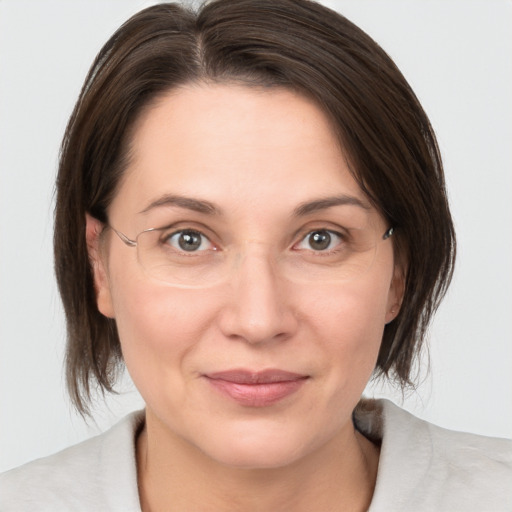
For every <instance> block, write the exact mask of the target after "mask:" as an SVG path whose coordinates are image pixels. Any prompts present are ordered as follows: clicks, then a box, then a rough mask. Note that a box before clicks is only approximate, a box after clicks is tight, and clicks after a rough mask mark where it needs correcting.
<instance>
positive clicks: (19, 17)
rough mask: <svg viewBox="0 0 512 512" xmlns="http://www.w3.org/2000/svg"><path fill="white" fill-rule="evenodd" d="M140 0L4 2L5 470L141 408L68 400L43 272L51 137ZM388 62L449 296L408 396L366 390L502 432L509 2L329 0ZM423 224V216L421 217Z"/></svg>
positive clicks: (507, 380) (1, 414) (509, 425)
mask: <svg viewBox="0 0 512 512" xmlns="http://www.w3.org/2000/svg"><path fill="white" fill-rule="evenodd" d="M152 3H154V2H144V1H141V0H116V1H113V0H109V1H105V0H101V1H94V0H93V1H91V0H87V1H84V0H81V1H79V0H74V1H73V2H70V1H68V0H53V1H52V0H44V1H37V2H36V1H23V0H0V470H4V469H8V468H10V467H13V466H15V465H18V464H21V463H23V462H25V461H28V460H30V459H33V458H36V457H40V456H43V455H46V454H49V453H51V452H54V451H56V450H58V449H61V448H63V447H65V446H67V445H69V444H71V443H74V442H77V441H79V440H81V439H84V438H85V437H88V436H90V435H93V434H94V433H96V432H98V431H101V430H102V429H104V428H106V427H108V426H109V425H111V424H112V423H114V422H115V421H116V420H117V419H118V418H119V417H120V416H122V415H123V414H124V413H125V412H127V411H129V410H132V409H134V408H138V407H141V406H142V402H141V401H140V398H139V397H138V396H137V393H136V392H135V391H134V390H133V386H131V385H130V383H129V380H128V379H127V380H126V382H125V384H124V386H123V387H124V389H125V392H124V393H123V394H121V395H120V396H117V397H114V398H113V399H109V400H108V402H107V404H105V403H103V402H102V400H101V399H99V401H98V406H97V408H96V413H95V421H93V422H91V423H90V424H89V425H86V424H85V423H83V421H82V420H81V419H80V418H79V417H77V416H76V414H74V413H73V411H72V410H71V409H70V407H69V402H68V400H67V397H66V394H65V390H64V386H63V383H64V379H63V376H62V356H63V350H64V337H65V334H64V328H63V314H62V308H61V305H60V302H59V297H58V293H57V290H56V287H55V284H54V277H53V269H52V254H51V252H52V249H51V241H52V212H53V202H52V199H53V180H54V175H55V169H56V162H57V156H58V147H59V144H60V139H61V136H62V133H63V131H64V128H65V124H66V121H67V118H68V116H69V114H70V112H71V109H72V107H73V104H74V101H75V99H76V97H77V95H78V92H79V89H80V86H81V83H82V81H83V79H84V77H85V74H86V72H87V69H88V67H89V65H90V63H91V62H92V60H93V58H94V56H95V54H96V53H97V51H98V50H99V49H100V47H101V45H102V44H103V43H104V42H105V41H106V40H107V38H108V37H109V36H110V35H111V33H112V32H113V31H114V30H115V29H116V28H117V27H118V26H119V25H120V24H121V23H122V22H123V21H124V20H125V19H126V18H127V17H128V16H130V15H131V14H133V13H135V12H136V11H138V10H139V9H140V8H142V7H146V6H148V5H150V4H152ZM325 3H326V4H327V5H329V6H330V7H333V8H336V9H339V10H340V12H342V13H343V14H345V15H346V16H347V17H348V18H349V19H351V20H353V21H354V22H356V24H359V25H360V26H361V28H363V29H364V30H366V31H368V32H369V33H370V34H371V35H372V36H373V37H374V39H376V40H377V41H378V42H379V43H380V44H381V45H382V46H383V47H384V48H385V49H386V50H387V51H388V53H389V54H390V55H391V56H392V57H393V58H394V59H395V61H396V62H397V64H398V66H399V67H400V68H401V69H402V71H403V73H404V74H405V76H406V78H407V79H408V80H409V82H410V83H411V85H412V86H413V88H414V89H415V91H416V93H417V95H418V96H419V98H420V100H421V101H422V103H423V105H424V107H425V109H426V111H427V113H428V114H429V116H430V118H431V121H432V123H433V125H434V127H435V129H436V131H437V134H438V137H439V142H440V146H441V151H442V153H443V156H444V160H445V167H446V175H447V182H448V188H449V195H450V199H451V204H452V209H453V215H454V218H455V223H456V228H457V232H458V237H459V259H458V266H457V271H456V274H455V279H454V283H453V286H452V288H451V291H450V293H449V296H448V297H447V300H446V301H445V303H444V305H443V306H442V308H441V310H440V311H439V314H438V317H437V320H436V322H435V324H434V327H433V329H432V332H431V349H430V361H431V370H430V373H429V374H427V372H426V370H425V368H426V364H427V362H428V361H427V359H426V358H424V361H423V370H422V373H421V381H422V383H421V384H420V386H419V388H418V390H417V392H415V393H412V394H410V395H408V396H406V397H405V400H402V397H401V394H400V392H397V391H396V390H393V389H388V388H385V387H376V386H373V387H371V388H370V389H369V390H368V393H369V394H376V395H379V396H382V395H384V396H391V397H392V398H393V399H394V400H395V401H396V402H398V403H402V404H403V405H404V406H405V407H406V408H407V409H409V410H411V411H413V412H415V413H416V414H418V415H419V416H421V417H424V418H426V419H429V420H431V421H434V422H436V423H438V424H441V425H443V426H446V427H449V428H455V429H460V430H467V431H473V432H477V433H481V434H487V435H497V436H503V437H511V436H512V407H511V404H512V343H511V341H512V320H511V316H512V265H511V254H512V236H511V235H512V232H511V231H512V230H511V226H512V207H511V195H512V172H511V170H512V149H511V147H512V123H511V119H512V93H511V91H512V38H511V37H510V34H511V33H512V31H511V29H512V2H510V1H505V0H421V1H420V0H339V1H330V2H325ZM418 236H421V226H418Z"/></svg>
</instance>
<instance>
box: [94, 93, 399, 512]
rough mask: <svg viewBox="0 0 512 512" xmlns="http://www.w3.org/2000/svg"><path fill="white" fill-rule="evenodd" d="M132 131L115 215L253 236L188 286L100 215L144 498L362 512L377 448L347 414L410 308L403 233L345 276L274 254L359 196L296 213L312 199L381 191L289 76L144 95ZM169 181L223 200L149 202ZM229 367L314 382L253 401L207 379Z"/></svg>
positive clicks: (222, 235) (171, 503) (101, 269)
mask: <svg viewBox="0 0 512 512" xmlns="http://www.w3.org/2000/svg"><path fill="white" fill-rule="evenodd" d="M133 133H134V135H133V140H132V154H131V160H130V162H129V166H128V168H127V170H126V173H125V175H124V177H123V180H122V182H121V185H120V187H119V189H118V192H117V195H116V196H115V198H114V200H113V202H112V204H111V205H110V208H109V211H108V214H109V221H110V223H111V225H112V226H115V228H116V229H118V230H120V231H122V232H123V233H125V234H126V235H127V236H129V237H130V238H135V237H136V235H137V234H138V233H139V232H140V231H142V230H144V229H147V228H151V227H160V226H161V225H162V222H165V221H166V220H167V219H168V218H169V217H171V218H172V219H175V218H176V219H179V220H183V221H188V222H191V223H194V225H199V224H200V225H201V226H203V225H205V226H207V227H208V229H211V231H212V232H214V233H215V234H216V236H217V235H218V241H216V243H218V244H219V247H220V249H223V248H224V247H225V246H228V245H229V244H231V243H235V242H236V243H238V245H239V246H240V247H243V248H244V251H245V252H244V257H243V258H242V259H241V262H240V263H239V265H238V267H237V271H236V272H235V273H233V275H231V276H230V278H229V279H227V280H226V281H224V282H221V283H218V284H216V285H215V286H210V287H205V288H183V287H176V286H172V285H168V284H165V283H162V282H160V281H156V280H154V279H151V278H150V277H148V275H147V274H146V273H145V272H144V271H143V269H142V268H141V267H140V265H139V264H138V261H137V255H136V250H135V249H134V248H129V247H127V246H126V245H125V244H124V243H123V242H122V241H121V240H120V239H119V238H118V237H117V236H116V235H115V234H114V233H113V232H112V231H111V230H107V231H106V232H105V233H104V235H102V236H100V233H101V231H102V228H103V226H102V225H101V224H100V223H99V221H97V220H95V219H93V218H92V217H90V216H87V238H88V245H89V248H90V256H91V261H92V262H93V268H94V275H95V285H96V291H97V302H98V308H99V310H100V311H101V312H102V313H103V314H104V315H106V316H108V317H111V318H115V319H116V323H117V326H118V330H119V336H120V340H121V346H122V351H123V356H124V359H125V362H126V365H127V368H128V370H129V372H130V375H131V377H132V379H133V381H134V383H135V385H136V386H137V388H138V389H139V391H140V393H141V394H142V396H143V398H144V400H145V402H146V404H147V408H146V422H145V426H144V429H143V431H142V433H141V434H140V436H139V437H138V440H137V464H138V477H139V490H140V496H141V503H142V506H143V509H144V510H167V509H169V510H170V509H171V507H172V509H173V510H182V511H185V510H194V511H197V510H201V511H203V510H212V511H213V510H215V511H224V510H226V511H227V510H246V511H259V510H261V511H263V510H265V511H268V510H273V511H279V510H295V511H301V510H307V511H314V510H319V511H320V510H321V511H323V512H325V511H329V510H365V509H366V508H367V507H368V505H369V503H370V501H371V496H372V493H373V488H374V485H375V478H376V472H377V464H378V448H377V447H376V446H374V445H373V444H372V443H371V442H370V441H368V440H367V439H366V438H364V437H363V436H361V435H360V434H359V433H357V432H356V431H355V429H354V427H353V424H352V421H351V414H352V411H353V409H354V407H355V405H356V404H357V402H358V401H359V399H360V396H361V393H362V392H363V389H364V387H365V385H366V383H367V382H368V380H369V378H370V376H371V373H372V371H373V369H374V367H375V363H376V359H377V354H378V351H379V346H380V343H381V339H382V332H383V329H384V326H385V324H386V323H388V322H390V321H391V320H393V318H394V317H395V316H396V315H397V314H398V307H397V305H398V304H399V303H400V300H401V290H402V288H403V278H402V273H401V272H400V271H399V269H398V268H397V267H396V265H395V261H394V256H393V247H392V243H391V242H390V241H386V242H383V243H381V244H379V246H378V250H377V254H376V257H375V261H374V262H373V265H372V266H371V267H370V268H369V270H368V271H367V272H366V273H364V274H363V275H361V276H359V277H358V279H356V280H351V281H347V282H344V283H341V284H340V283H332V282H320V283H315V282H314V281H313V282H306V281H305V282H299V281H291V280H289V279H287V278H286V277H284V276H283V275H281V274H280V273H279V271H278V270H276V267H275V266H273V265H272V264H271V263H270V260H271V257H270V255H272V254H275V253H276V252H277V253H279V251H281V252H286V251H290V250H291V249H290V248H291V247H293V250H302V247H303V246H302V245H299V246H298V245H297V244H296V242H297V240H294V239H293V234H294V233H296V232H297V230H298V229H299V228H302V227H303V226H304V225H308V226H309V225H314V227H317V226H318V225H319V224H320V225H324V224H326V223H327V224H328V225H331V224H332V223H333V222H334V221H335V219H336V215H338V213H339V211H340V208H346V207H343V206H333V207H330V208H322V209H318V210H315V211H314V212H311V213H310V214H308V215H306V216H302V217H299V218H298V217H297V216H294V215H293V212H294V210H295V209H296V208H297V207H298V206H299V205H301V204H303V203H305V202H308V201H313V200H318V199H321V198H325V197H332V196H333V195H340V194H344V195H350V196H352V197H355V198H358V199H359V200H360V201H361V202H363V203H365V204H368V201H367V199H366V198H365V196H364V194H363V193H362V191H361V190H360V188H359V187H358V185H357V184H356V182H355V181H354V179H353V178H352V176H351V175H350V173H349V170H348V164H347V160H346V158H345V155H344V154H343V152H342V150H341V149H340V148H339V145H338V144H337V142H336V139H335V137H334V135H333V131H332V129H331V126H330V124H329V121H328V120H327V118H326V116H325V115H324V114H323V113H322V112H321V110H320V109H319V108H317V106H316V105H315V104H314V103H312V102H311V101H309V100H308V99H306V98H304V97H302V96H300V95H297V94H296V93H293V92H290V91H287V90H276V89H273V90H271V91H269V90H266V91H263V90H261V89H257V88H249V87H244V86H240V85H190V86H186V87H183V88H180V89H178V90H174V91H172V92H170V93H169V94H167V95H166V96H165V97H163V98H162V99H160V100H159V101H158V102H157V103H156V104H154V105H153V106H152V107H151V108H149V109H147V110H146V111H145V113H143V115H142V116H141V117H140V119H139V120H138V121H137V123H136V125H135V129H134V132H133ZM166 194H175V195H176V194H178V195H181V196H186V197H190V198H195V199H199V200H206V201H209V202H210V203H212V204H213V205H215V207H216V208H218V209H219V210H222V212H221V213H220V214H218V215H211V214H207V213H200V212H196V211H192V210H190V209H188V208H183V207H178V206H169V205H167V206H160V207H154V208H151V209H149V210H148V211H146V212H144V213H140V212H141V211H143V210H145V209H146V208H147V207H148V205H150V204H151V203H152V202H154V201H155V200H158V199H159V198H161V197H162V196H164V195H166ZM353 208H355V207H353ZM360 210H361V211H362V209H360ZM364 213H365V215H369V218H370V219H371V222H372V225H374V226H375V228H376V229H377V231H379V232H380V233H384V232H385V231H386V229H387V228H388V227H389V226H388V225H387V224H386V222H385V221H384V219H383V218H382V217H381V216H380V214H379V213H378V212H377V211H375V210H374V209H370V210H368V212H367V211H366V210H365V211H364ZM358 215H360V213H358ZM290 242H291V243H290ZM294 244H295V245H294ZM297 248H298V249H297ZM294 254H295V253H294ZM300 254H302V253H300ZM233 368H245V369H251V370H253V371H259V370H263V369H268V368H274V369H275V368H278V369H282V370H286V371H290V372H295V373H298V374H300V375H305V376H307V379H305V381H304V384H303V385H301V387H300V389H299V390H298V391H297V392H296V393H293V394H292V395H290V396H287V397H286V398H284V399H283V400H280V401H277V402H276V403H274V404H271V405H269V406H265V407H247V406H243V405H240V404H239V403H238V402H236V401H235V400H232V399H231V398H229V397H226V396H225V395H223V394H222V393H219V392H218V391H217V390H216V389H214V388H213V387H212V386H211V384H210V382H209V381H208V379H205V378H204V375H205V374H209V373H211V372H218V371H224V370H228V369H233Z"/></svg>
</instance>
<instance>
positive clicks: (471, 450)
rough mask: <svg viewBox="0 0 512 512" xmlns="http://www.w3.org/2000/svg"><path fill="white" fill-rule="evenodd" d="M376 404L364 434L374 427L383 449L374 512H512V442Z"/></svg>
mask: <svg viewBox="0 0 512 512" xmlns="http://www.w3.org/2000/svg"><path fill="white" fill-rule="evenodd" d="M371 402H373V405H372V403H371ZM371 402H369V403H367V404H366V405H365V406H364V407H365V408H366V409H365V408H364V407H363V411H362V413H361V415H362V417H363V418H364V417H366V418H367V419H366V420H362V424H363V428H362V430H364V428H365V427H364V426H365V425H366V426H367V428H368V425H370V426H371V427H372V428H370V433H371V434H372V435H373V436H374V437H378V438H380V439H381V443H382V445H381V459H380V463H379V470H378V476H377V485H376V488H375V495H374V501H373V502H372V508H371V509H370V510H371V512H377V511H380V510H389V506H390V504H391V503H393V504H394V508H393V509H394V510H396V511H398V510H415V511H417V512H420V511H430V510H436V511H450V512H451V511H457V510H464V511H475V512H476V511H482V510H492V511H494V512H500V511H508V510H512V491H511V489H512V441H511V440H508V439H499V438H492V437H485V436H479V435H475V434H468V433H465V432H455V431H452V430H447V429H444V428H441V427H438V426H436V425H433V424H432V423H429V422H426V421H424V420H421V419H419V418H417V417H415V416H413V415H412V414H410V413H408V412H407V411H404V410H402V409H400V408H399V407H397V406H396V405H394V404H393V403H391V402H389V401H386V400H379V401H371ZM372 409H373V410H372Z"/></svg>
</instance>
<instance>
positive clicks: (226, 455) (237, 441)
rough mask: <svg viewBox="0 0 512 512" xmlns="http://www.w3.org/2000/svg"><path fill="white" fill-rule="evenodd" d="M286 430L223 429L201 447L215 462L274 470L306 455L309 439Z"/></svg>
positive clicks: (234, 466)
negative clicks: (219, 435) (221, 432)
mask: <svg viewBox="0 0 512 512" xmlns="http://www.w3.org/2000/svg"><path fill="white" fill-rule="evenodd" d="M297 434H298V433H295V434H294V433H293V432H290V430H289V429H284V428H283V429H278V430H277V429H275V428H274V429H263V428H259V429H257V428H254V426H253V428H250V429H226V431H225V432H224V435H222V436H221V438H219V437H216V436H212V437H211V438H210V439H211V441H212V442H213V443H212V445H210V446H208V447H206V446H203V447H200V448H202V450H203V452H204V453H206V454H207V455H208V456H209V457H210V458H212V459H214V460H215V461H217V462H218V463H220V464H222V465H224V466H229V467H232V468H238V469H277V468H281V467H285V466H289V465H291V464H293V463H295V462H296V461H297V460H299V459H301V458H302V457H304V456H305V455H307V454H308V453H309V452H310V451H311V450H312V449H314V448H313V447H312V446H311V445H312V444H313V443H312V442H311V440H309V439H307V438H305V437H304V436H301V435H297Z"/></svg>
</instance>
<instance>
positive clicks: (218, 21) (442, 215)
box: [0, 0, 512, 511]
mask: <svg viewBox="0 0 512 512" xmlns="http://www.w3.org/2000/svg"><path fill="white" fill-rule="evenodd" d="M57 190H58V194H57V209H56V219H55V256H56V268H57V276H58V281H59V286H60V290H61V295H62V298H63V303H64V305H65V308H66V314H67V322H68V352H67V376H68V383H69V388H70V392H71V396H72V397H73V399H74V402H75V404H76V406H77V408H78V410H80V411H81V412H83V413H86V412H87V410H88V401H89V398H90V394H91V390H92V389H94V386H96V385H97V384H99V385H100V386H101V387H102V389H104V390H111V389H112V388H113V386H114V383H115V376H116V370H117V369H118V367H119V366H120V365H121V364H126V367H127V368H128V371H129V372H130V375H131V377H132V379H133V381H134V383H135V385H136V386H137V388H138V389H139V391H140V393H141V395H142V396H143V398H144V400H145V403H146V409H145V411H144V412H143V413H138V414H135V415H132V416H130V417H129V418H127V419H125V420H124V421H123V422H121V423H120V424H119V425H118V426H116V427H114V429H112V430H111V431H109V432H107V433H106V434H104V435H103V436H100V437H98V438H95V439H93V440H90V441H87V442H86V443H84V444H82V445H78V446H76V447H73V448H71V449H69V450H67V451H65V452H62V453H60V454H57V455H56V456H53V457H50V458H47V459H43V460H41V461H37V462H35V463H33V464H31V465H28V466H26V467H24V468H20V469H18V470H14V471H12V472H10V473H7V474H4V476H3V477H2V480H1V481H0V482H1V490H2V498H1V499H2V501H0V504H1V505H2V507H1V509H2V510H4V509H5V510H33V509H37V510H41V509H43V510H44V509H47V510H141V509H142V510H173V509H175V510H321V511H325V510H368V509H370V510H372V511H374V510H483V509H490V510H507V509H508V508H510V506H511V498H510V493H509V492H508V491H507V484H508V483H509V482H510V480H511V475H512V471H511V467H512V463H511V448H510V444H509V443H508V442H507V441H504V440H498V439H490V438H482V437H478V436H471V435H467V434H457V433H453V432H449V431H444V430H442V429H439V428H438V427H434V426H433V425H430V424H427V423H425V422H422V421H420V420H418V419H416V418H414V417H412V416H410V415H408V414H407V413H405V412H404V411H401V410H400V409H398V408H396V406H394V405H392V404H391V403H388V402H368V401H361V394H362V391H363V389H364V387H365V385H366V383H367V382H368V380H369V379H370V377H371V376H372V375H375V374H377V375H378V374H382V375H385V376H389V377H390V378H395V379H396V380H398V381H399V382H401V383H402V385H404V386H406V385H408V384H410V372H411V365H412V363H413V361H414V358H415V356H416V354H417V353H418V350H419V347H420V344H421V340H422V338H423V336H424V334H425V331H426V328H427V326H428V323H429V320H430V318H431V316H432V314H433V312H434V311H435V309H436V307H437V305H438V304H439V301H440V300H441V298H442V296H443V294H444V292H445V291H446V288H447V286H448V283H449V281H450V278H451V274H452V268H453V259H454V252H455V241H454V233H453V226H452V222H451V218H450V213H449V210H448V205H447V201H446V195H445V191H444V178H443V172H442V165H441V160H440V157H439V152H438V149H437V144H436V140H435V136H434V134H433V132H432V129H431V127H430V124H429V121H428V119H427V118H426V116H425V114H424V112H423V110H422V108H421V106H420V105H419V103H418V101H417V99H416V98H415V96H414V94H413V93H412V91H411V90H410V88H409V86H408V85H407V83H406V82H405V80H404V79H403V77H402V76H401V74H400V72H399V71H398V70H397V68H396V67H395V66H394V64H393V63H392V62H391V61H390V59H389V58H388V57H387V56H386V55H385V54H384V53H383V52H382V50H381V49H380V48H379V47H378V46H377V45H376V44H375V43H374V42H373V41H372V40H371V39H370V38H369V37H368V36H366V35H365V34H364V33H363V32H361V31H360V30H359V29H358V28H357V27H355V26H354V25H352V24H351V23H350V22H348V21H347V20H346V19H344V18H343V17H341V16H339V15H337V14H335V13H333V12H331V11H329V10H328V9H326V8H324V7H321V6H318V5H317V4H314V3H311V2H305V1H298V2H297V1H293V2H292V1H287V0H281V1H278V2H275V1H266V2H265V1H246V0H243V1H238V0H237V1H226V0H224V1H217V2H212V3H209V4H207V5H206V6H205V7H203V8H202V9H201V10H200V11H199V12H198V13H197V14H195V13H192V12H189V11H187V10H186V9H183V8H182V7H179V6H176V5H160V6H155V7H152V8H149V9H147V10H145V11H142V12H141V13H139V14H138V15H136V16H134V17H133V18H132V19H131V20H129V21H128V22H127V23H126V24H125V25H124V26H123V27H121V29H120V30H119V31H118V32H117V33H116V34H115V35H114V36H113V37H112V38H111V39H110V40H109V42H107V44H106V45H105V47H104V48H103V49H102V51H101V52H100V54H99V56H98V58H97V60H96V62H95V63H94V64H93V67H92V70H91V72H90V74H89V77H88V78H87V80H86V83H85V85H84V88H83V90H82V93H81V96H80V98H79V101H78V103H77V105H76V107H75V111H74V112H73V115H72V117H71V120H70V123H69V125H68V128H67V131H66V135H65V138H64V143H63V147H62V156H61V162H60V169H59V175H58V180H57ZM426 255H427V256H428V257H425V256H426Z"/></svg>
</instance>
